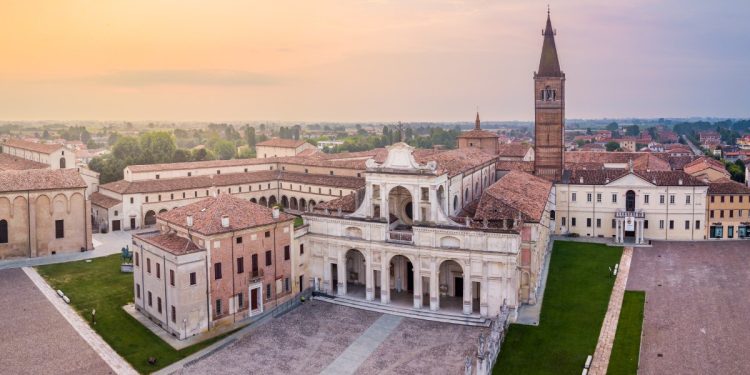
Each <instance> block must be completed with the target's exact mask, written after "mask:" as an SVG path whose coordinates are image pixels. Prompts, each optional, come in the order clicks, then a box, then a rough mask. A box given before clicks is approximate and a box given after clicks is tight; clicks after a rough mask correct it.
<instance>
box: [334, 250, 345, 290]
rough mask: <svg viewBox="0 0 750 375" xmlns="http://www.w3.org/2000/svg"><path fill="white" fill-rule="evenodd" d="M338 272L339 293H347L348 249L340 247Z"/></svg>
mask: <svg viewBox="0 0 750 375" xmlns="http://www.w3.org/2000/svg"><path fill="white" fill-rule="evenodd" d="M337 263H338V266H337V267H336V272H337V273H338V275H337V278H338V293H337V294H338V295H340V296H345V295H346V251H345V250H341V249H339V259H338V262H337Z"/></svg>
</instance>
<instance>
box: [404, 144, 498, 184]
mask: <svg viewBox="0 0 750 375" xmlns="http://www.w3.org/2000/svg"><path fill="white" fill-rule="evenodd" d="M418 151H419V152H418ZM496 158H497V156H496V155H489V154H487V153H486V152H484V151H481V150H479V149H476V148H466V149H455V150H448V151H435V150H414V159H415V160H416V161H417V162H419V163H422V164H424V163H427V162H430V161H435V162H437V169H438V173H441V172H444V173H448V177H453V176H456V175H458V174H460V173H463V172H466V171H469V170H471V169H474V168H477V167H479V166H482V165H484V164H486V163H489V162H491V161H493V160H495V159H496Z"/></svg>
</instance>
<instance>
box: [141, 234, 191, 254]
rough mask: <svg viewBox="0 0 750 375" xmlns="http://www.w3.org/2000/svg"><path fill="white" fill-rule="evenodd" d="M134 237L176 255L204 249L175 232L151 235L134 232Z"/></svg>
mask: <svg viewBox="0 0 750 375" xmlns="http://www.w3.org/2000/svg"><path fill="white" fill-rule="evenodd" d="M133 237H135V238H137V239H139V240H142V241H144V242H146V243H149V244H151V245H153V246H156V247H158V248H160V249H162V250H165V251H167V252H169V253H171V254H174V255H184V254H189V253H194V252H198V251H202V250H203V249H201V248H200V247H199V246H198V245H196V244H195V242H193V241H190V240H189V239H187V238H185V237H180V236H178V235H177V234H175V233H167V234H156V235H149V234H148V233H142V234H134V235H133Z"/></svg>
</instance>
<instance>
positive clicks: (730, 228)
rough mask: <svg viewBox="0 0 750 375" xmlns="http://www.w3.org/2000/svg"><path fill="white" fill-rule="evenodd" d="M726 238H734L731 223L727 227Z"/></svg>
mask: <svg viewBox="0 0 750 375" xmlns="http://www.w3.org/2000/svg"><path fill="white" fill-rule="evenodd" d="M727 238H734V227H733V226H731V225H730V226H728V227H727Z"/></svg>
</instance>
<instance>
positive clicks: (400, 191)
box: [388, 185, 414, 227]
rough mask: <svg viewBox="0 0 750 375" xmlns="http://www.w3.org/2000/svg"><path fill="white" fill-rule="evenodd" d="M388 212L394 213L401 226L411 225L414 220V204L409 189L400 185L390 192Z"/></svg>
mask: <svg viewBox="0 0 750 375" xmlns="http://www.w3.org/2000/svg"><path fill="white" fill-rule="evenodd" d="M388 213H389V214H391V215H393V217H394V218H395V220H396V221H398V225H399V226H405V227H411V225H412V223H413V220H414V205H413V198H412V196H411V193H410V192H409V190H408V189H406V188H405V187H403V186H400V185H399V186H396V187H394V188H393V189H391V191H389V192H388ZM389 222H391V220H390V219H389Z"/></svg>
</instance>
